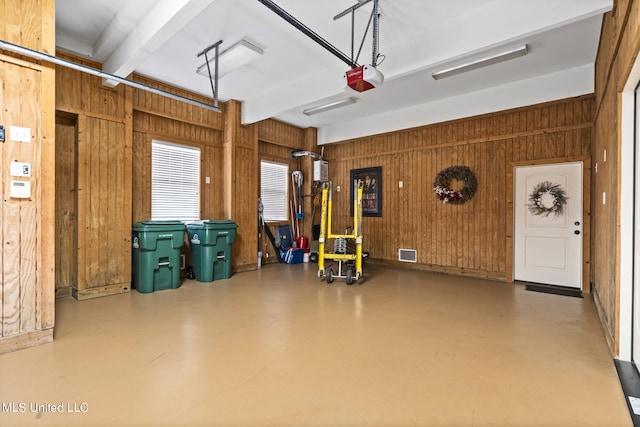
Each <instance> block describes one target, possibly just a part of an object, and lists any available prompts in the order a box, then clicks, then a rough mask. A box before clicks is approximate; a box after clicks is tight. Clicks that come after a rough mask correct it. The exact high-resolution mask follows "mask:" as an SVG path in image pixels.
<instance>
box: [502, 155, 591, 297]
mask: <svg viewBox="0 0 640 427" xmlns="http://www.w3.org/2000/svg"><path fill="white" fill-rule="evenodd" d="M570 162H582V224H583V226H582V292H583V293H587V294H588V293H591V280H590V279H591V269H590V266H591V264H590V262H589V260H590V258H591V209H590V206H591V158H590V157H589V156H572V157H563V158H557V159H542V160H528V161H523V162H510V163H509V169H508V170H507V182H506V187H505V188H506V189H507V191H506V193H507V213H509V212H510V213H511V214H510V215H507V221H506V222H507V223H506V228H507V229H506V236H507V242H506V244H507V250H506V251H505V252H506V256H507V259H506V264H505V266H506V278H507V282H513V281H514V280H513V276H514V259H515V253H514V249H515V248H514V244H513V239H514V233H515V230H514V223H515V215H516V211H515V206H514V199H515V185H514V180H515V168H516V167H520V166H542V165H555V164H558V163H570Z"/></svg>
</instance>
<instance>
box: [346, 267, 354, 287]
mask: <svg viewBox="0 0 640 427" xmlns="http://www.w3.org/2000/svg"><path fill="white" fill-rule="evenodd" d="M346 282H347V285H352V284H353V270H352V269H350V268H347V277H346Z"/></svg>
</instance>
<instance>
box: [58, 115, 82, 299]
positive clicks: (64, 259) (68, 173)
mask: <svg viewBox="0 0 640 427" xmlns="http://www.w3.org/2000/svg"><path fill="white" fill-rule="evenodd" d="M76 125H77V116H76V115H73V114H64V113H59V114H57V115H56V168H57V170H58V173H57V174H56V214H55V219H56V233H57V236H58V238H57V239H56V257H55V262H56V298H62V297H65V296H69V295H71V289H72V287H73V283H74V282H75V280H76V274H77V271H76V268H75V267H76V262H75V256H76V250H75V247H76V245H77V240H76V233H77V227H76V225H77V221H76V216H77V212H76V210H77V191H76V188H77V185H78V184H77V181H76V178H77V175H76V173H75V171H76V169H75V165H76V163H77V161H78V158H77V139H76V136H77V134H78V132H77V126H76Z"/></svg>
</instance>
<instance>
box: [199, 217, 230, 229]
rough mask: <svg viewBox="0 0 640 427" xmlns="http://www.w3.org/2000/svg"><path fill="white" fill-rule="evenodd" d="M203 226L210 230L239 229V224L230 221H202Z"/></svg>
mask: <svg viewBox="0 0 640 427" xmlns="http://www.w3.org/2000/svg"><path fill="white" fill-rule="evenodd" d="M202 226H203V228H206V229H209V230H228V229H230V228H238V224H236V223H235V222H233V221H231V220H230V219H219V220H215V219H207V220H204V221H202Z"/></svg>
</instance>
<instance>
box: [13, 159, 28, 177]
mask: <svg viewBox="0 0 640 427" xmlns="http://www.w3.org/2000/svg"><path fill="white" fill-rule="evenodd" d="M11 176H20V177H30V176H31V163H22V162H11Z"/></svg>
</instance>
